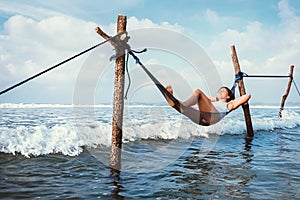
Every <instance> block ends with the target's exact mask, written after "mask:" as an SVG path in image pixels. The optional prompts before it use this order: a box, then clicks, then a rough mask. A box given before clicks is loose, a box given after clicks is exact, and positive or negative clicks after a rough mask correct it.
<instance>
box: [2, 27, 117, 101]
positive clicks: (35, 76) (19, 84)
mask: <svg viewBox="0 0 300 200" xmlns="http://www.w3.org/2000/svg"><path fill="white" fill-rule="evenodd" d="M121 34H123V33H119V34H117V35H115V36H113V37H110V38H109V39H107V40H105V41H103V42H100V43H99V44H96V45H94V46H92V47H90V48H88V49H86V50H84V51H82V52H80V53H78V54H76V55H74V56H72V57H70V58H68V59H66V60H64V61H62V62H60V63H58V64H56V65H54V66H52V67H49V68H48V69H46V70H44V71H42V72H40V73H37V74H35V75H33V76H31V77H29V78H27V79H25V80H23V81H21V82H19V83H17V84H15V85H13V86H11V87H9V88H7V89H5V90H3V91H1V92H0V95H2V94H4V93H6V92H8V91H10V90H12V89H14V88H16V87H19V86H21V85H23V84H24V83H27V82H28V81H31V80H33V79H35V78H37V77H39V76H41V75H42V74H45V73H47V72H49V71H51V70H53V69H55V68H57V67H59V66H61V65H63V64H65V63H67V62H69V61H71V60H73V59H75V58H77V57H79V56H81V55H83V54H85V53H87V52H89V51H91V50H93V49H95V48H96V47H99V46H101V45H103V44H105V43H106V42H108V41H110V40H113V39H115V38H116V37H118V36H120V35H121Z"/></svg>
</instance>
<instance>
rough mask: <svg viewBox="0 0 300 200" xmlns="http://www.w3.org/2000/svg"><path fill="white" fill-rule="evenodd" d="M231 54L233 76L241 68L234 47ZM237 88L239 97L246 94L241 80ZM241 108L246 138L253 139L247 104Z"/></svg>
mask: <svg viewBox="0 0 300 200" xmlns="http://www.w3.org/2000/svg"><path fill="white" fill-rule="evenodd" d="M231 52H232V55H231V56H232V62H233V66H234V71H235V74H237V73H239V72H240V71H241V68H240V64H239V60H238V56H237V53H236V51H235V46H234V45H232V46H231ZM238 86H239V91H240V96H242V95H244V94H246V89H245V86H244V81H243V80H239V82H238ZM242 108H243V110H244V116H245V121H246V127H247V136H248V137H253V136H254V132H253V127H252V121H251V115H250V109H249V104H248V103H246V104H244V105H242Z"/></svg>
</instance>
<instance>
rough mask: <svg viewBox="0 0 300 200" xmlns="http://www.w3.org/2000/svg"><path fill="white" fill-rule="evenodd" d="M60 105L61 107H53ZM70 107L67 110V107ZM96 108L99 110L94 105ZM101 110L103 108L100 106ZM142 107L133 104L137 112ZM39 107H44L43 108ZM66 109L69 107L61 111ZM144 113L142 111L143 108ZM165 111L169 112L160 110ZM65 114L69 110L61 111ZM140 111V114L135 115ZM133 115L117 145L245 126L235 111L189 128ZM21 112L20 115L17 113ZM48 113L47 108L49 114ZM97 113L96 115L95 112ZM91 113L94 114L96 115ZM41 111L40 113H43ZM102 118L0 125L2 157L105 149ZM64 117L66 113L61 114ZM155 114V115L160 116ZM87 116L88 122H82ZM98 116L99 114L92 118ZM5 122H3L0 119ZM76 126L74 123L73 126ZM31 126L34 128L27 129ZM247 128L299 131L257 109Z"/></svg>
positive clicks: (180, 120) (177, 120) (106, 128)
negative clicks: (97, 148) (96, 148)
mask: <svg viewBox="0 0 300 200" xmlns="http://www.w3.org/2000/svg"><path fill="white" fill-rule="evenodd" d="M0 105H2V106H3V107H2V108H5V105H6V106H7V107H9V108H17V109H20V112H16V111H14V110H12V111H11V113H10V115H9V117H14V116H15V117H16V118H15V119H10V120H12V121H14V120H20V119H21V120H22V119H23V120H25V119H26V120H27V115H28V113H32V112H27V111H26V109H24V108H36V109H37V111H35V110H33V111H34V113H36V112H37V113H39V112H40V111H41V110H40V109H39V108H41V107H43V106H45V104H43V106H41V107H38V106H39V105H37V104H34V105H32V104H0ZM47 106H49V109H50V108H53V107H58V108H65V107H64V106H65V105H52V104H49V105H47ZM59 106H62V107H59ZM70 106H71V105H70ZM100 106H101V105H100ZM104 107H105V106H104ZM140 107H142V105H138V107H137V108H136V109H139V108H140ZM43 108H44V107H43ZM67 108H69V107H67ZM145 108H147V107H145ZM49 109H46V110H45V109H42V113H39V115H37V117H39V116H40V118H43V117H44V118H43V120H40V121H41V122H40V123H43V122H47V120H49V119H48V118H47V116H48V115H47V112H48V110H49ZM164 109H169V108H164ZM66 110H70V109H66ZM141 110H143V112H140V111H141ZM141 110H139V112H137V113H138V114H135V115H133V116H130V117H128V116H126V117H125V118H124V124H123V142H124V143H126V142H132V141H137V140H141V139H166V140H176V139H178V138H183V139H188V138H191V137H194V136H199V137H206V138H209V137H210V134H211V133H213V134H218V135H224V134H244V133H245V132H246V126H245V122H244V119H243V116H242V113H241V112H238V111H237V112H236V113H235V114H233V113H231V114H230V115H229V116H226V117H225V118H224V119H223V120H222V121H221V122H220V123H218V124H216V125H213V126H209V127H203V126H198V125H196V124H194V123H192V122H191V121H190V120H188V119H186V118H185V117H182V116H181V115H178V114H177V113H175V114H172V113H171V114H170V113H169V112H166V113H164V114H162V116H163V117H162V118H160V117H157V118H155V115H156V114H151V115H154V116H150V117H147V116H146V115H145V114H147V113H150V112H149V111H147V109H141ZM21 111H22V112H21ZM50 111H51V109H50ZM100 111H101V110H100ZM100 111H99V110H97V112H98V114H101V112H100ZM43 112H44V113H43ZM103 112H104V113H102V117H104V119H106V118H107V120H106V122H105V120H104V121H103V122H99V121H96V120H95V118H91V116H90V113H86V114H85V115H79V117H82V120H78V119H77V118H76V119H77V123H74V122H73V121H72V120H73V119H74V116H73V118H72V116H64V109H63V110H62V111H61V112H59V114H62V116H60V115H59V116H57V118H56V119H51V120H52V121H51V123H48V124H37V123H36V122H35V121H34V119H31V120H33V121H32V122H31V121H27V122H26V123H27V124H28V125H26V124H24V123H20V124H18V123H17V122H16V123H15V124H13V125H11V124H9V123H8V124H4V125H2V126H1V127H0V151H1V152H5V153H12V154H15V153H20V154H22V155H24V156H26V157H31V156H39V155H47V154H53V153H62V154H64V155H69V156H76V155H79V154H80V153H81V152H82V151H83V146H88V147H96V146H97V145H106V146H110V144H111V119H110V118H111V117H110V115H108V114H107V109H103ZM66 113H67V112H66ZM160 114H161V113H160ZM86 116H88V117H86ZM98 116H99V115H98ZM2 119H3V120H4V119H7V117H6V118H5V117H3V118H2ZM78 121H79V122H80V123H78ZM33 124H35V125H33ZM252 124H253V128H254V131H273V130H275V129H291V128H296V127H299V126H300V115H299V114H298V113H297V112H294V111H291V110H284V111H283V117H282V119H279V118H278V116H277V111H276V112H273V114H272V112H269V111H268V110H263V109H257V110H254V112H252Z"/></svg>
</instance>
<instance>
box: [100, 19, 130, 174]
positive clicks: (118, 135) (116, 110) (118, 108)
mask: <svg viewBox="0 0 300 200" xmlns="http://www.w3.org/2000/svg"><path fill="white" fill-rule="evenodd" d="M126 24H127V19H126V16H123V15H119V16H118V22H117V33H118V34H120V33H123V32H125V31H126ZM96 32H97V33H98V34H99V35H100V36H102V37H103V38H104V39H106V40H107V39H109V38H110V37H109V36H108V35H107V34H106V33H104V32H103V31H102V30H101V29H100V28H99V27H97V28H96ZM110 42H111V44H112V45H113V46H114V47H115V48H116V56H117V58H116V63H115V80H114V101H113V119H112V138H111V151H110V167H111V169H112V172H117V173H119V172H120V170H121V150H122V126H123V110H124V77H125V76H124V75H125V49H124V48H122V47H118V46H117V44H115V43H114V42H113V41H110Z"/></svg>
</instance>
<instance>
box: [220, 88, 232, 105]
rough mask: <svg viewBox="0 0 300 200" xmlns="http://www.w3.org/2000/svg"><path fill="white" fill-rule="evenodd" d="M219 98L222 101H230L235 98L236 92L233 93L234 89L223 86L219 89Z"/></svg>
mask: <svg viewBox="0 0 300 200" xmlns="http://www.w3.org/2000/svg"><path fill="white" fill-rule="evenodd" d="M217 98H218V99H219V100H220V101H225V102H229V101H231V100H234V99H235V97H234V94H233V93H232V91H231V90H230V89H229V88H228V87H221V88H220V89H219V90H218V93H217Z"/></svg>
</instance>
